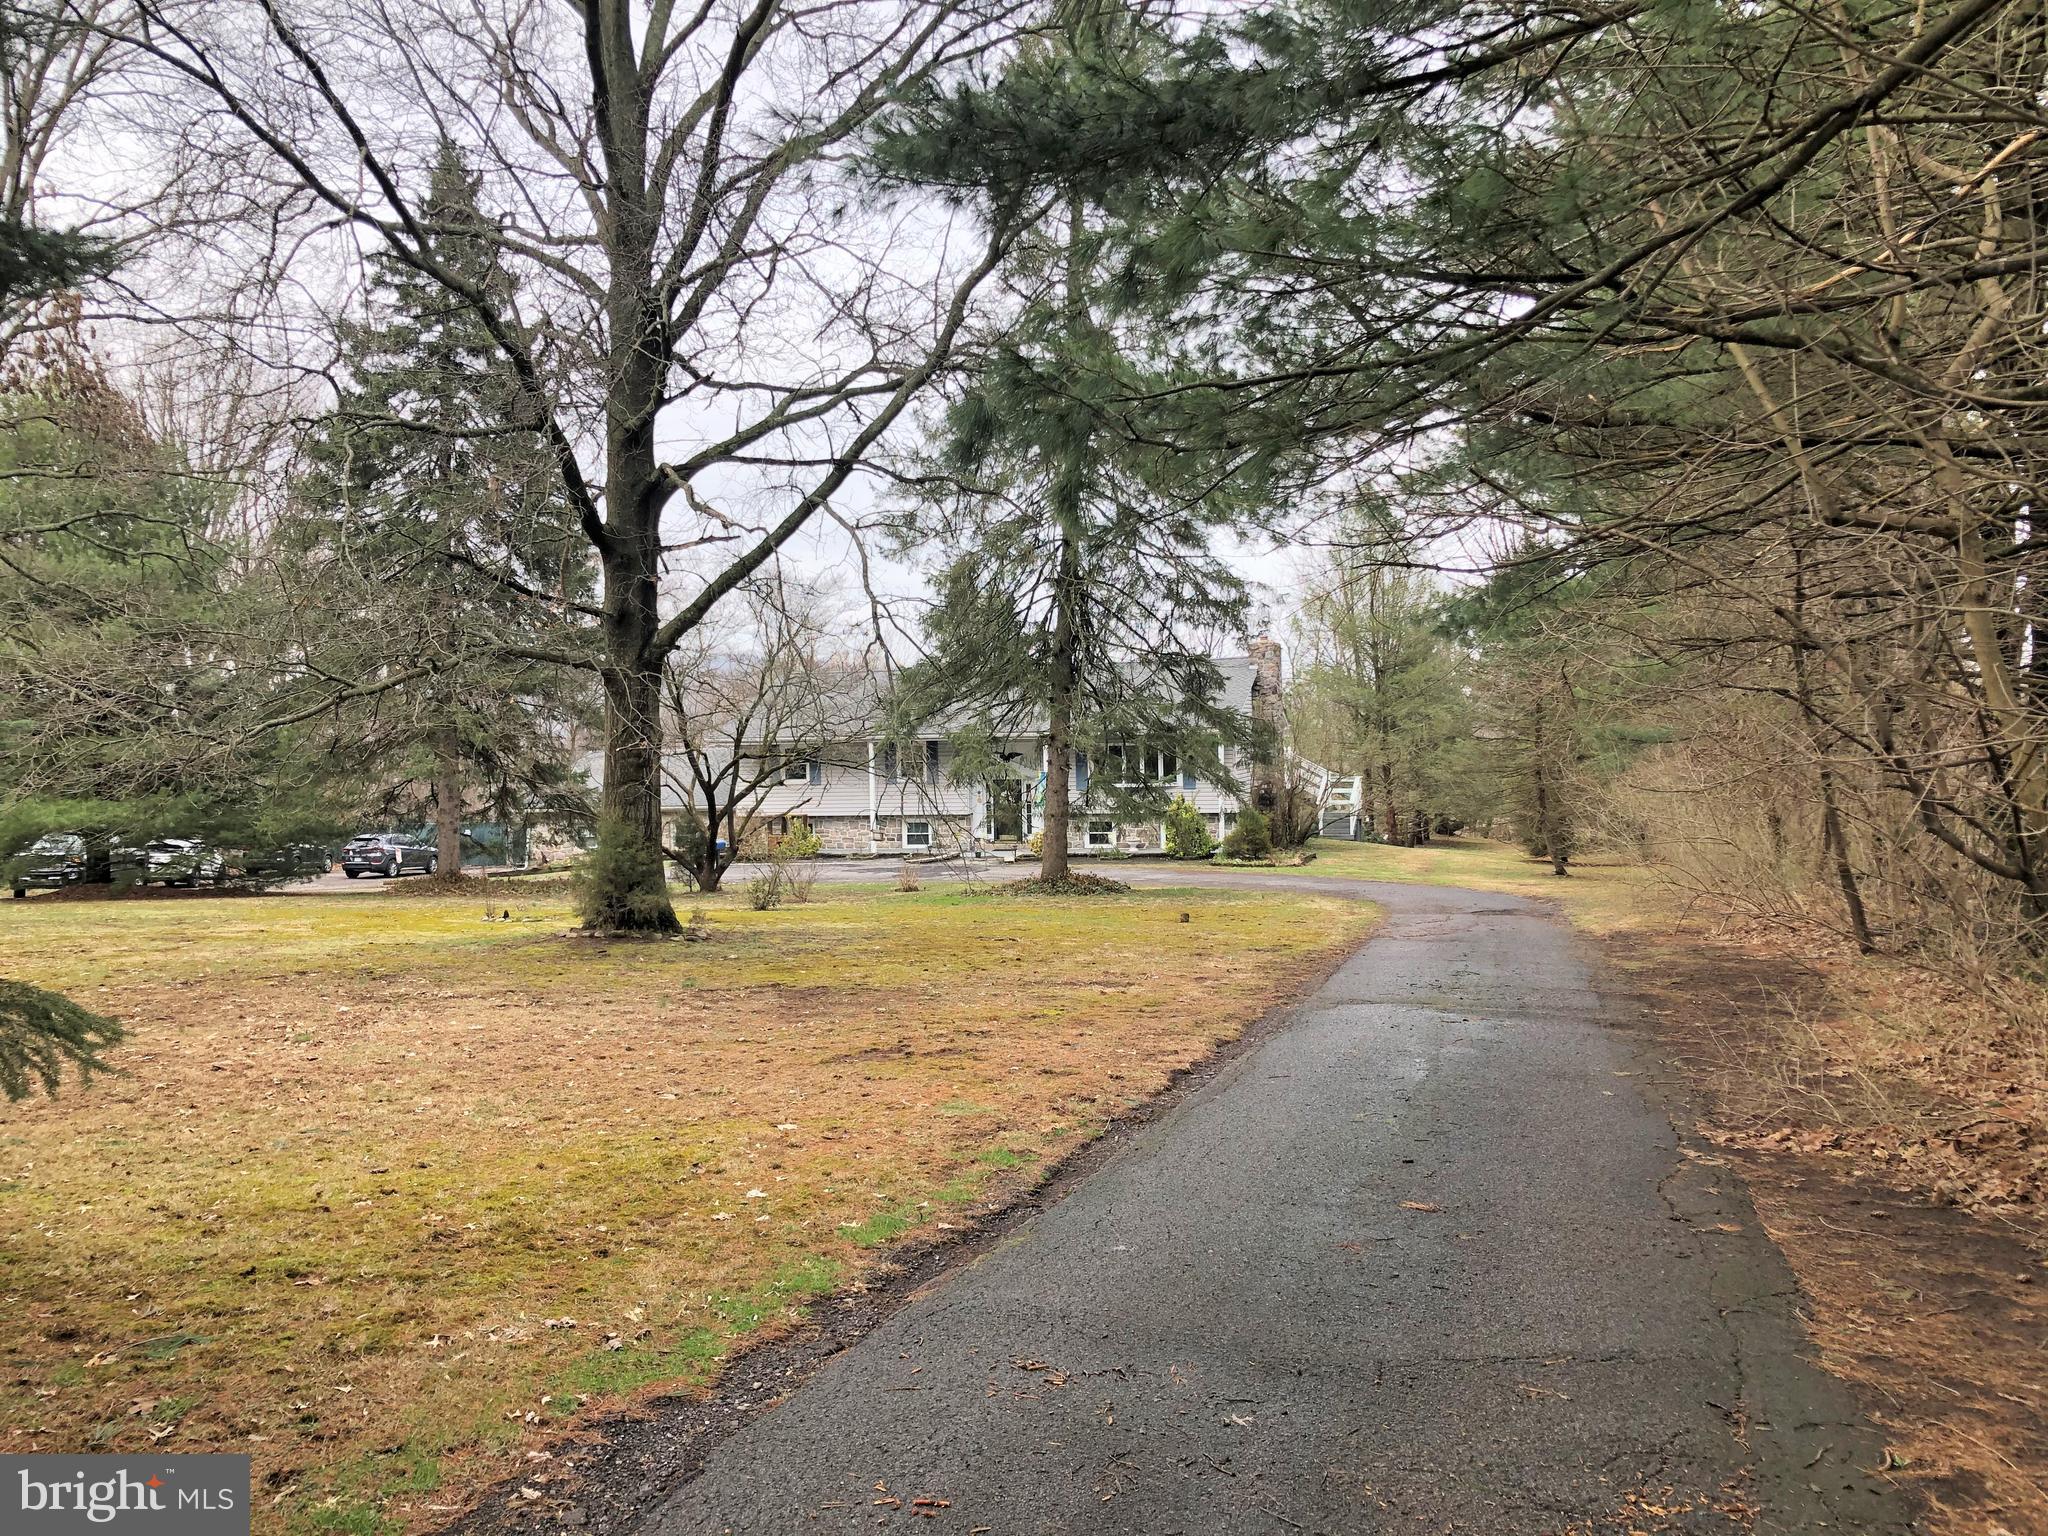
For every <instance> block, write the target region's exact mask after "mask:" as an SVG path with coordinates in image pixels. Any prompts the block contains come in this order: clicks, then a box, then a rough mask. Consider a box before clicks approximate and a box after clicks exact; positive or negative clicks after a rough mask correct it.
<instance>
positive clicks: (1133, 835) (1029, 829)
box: [663, 638, 1281, 858]
mask: <svg viewBox="0 0 2048 1536" xmlns="http://www.w3.org/2000/svg"><path fill="white" fill-rule="evenodd" d="M1214 664H1215V666H1216V669H1217V671H1218V672H1219V673H1220V674H1221V677H1222V683H1223V687H1222V692H1221V695H1220V698H1219V699H1218V701H1217V702H1218V703H1219V704H1220V705H1221V706H1222V708H1223V709H1224V710H1225V711H1227V712H1228V713H1229V714H1231V715H1233V716H1236V717H1237V718H1239V719H1241V720H1243V721H1245V722H1247V723H1248V724H1249V723H1251V722H1263V723H1265V724H1266V725H1267V726H1269V727H1270V728H1271V731H1270V734H1271V735H1272V736H1274V737H1275V738H1277V736H1278V733H1279V727H1280V724H1281V712H1280V705H1281V648H1280V644H1279V642H1278V641H1274V640H1268V639H1263V638H1262V639H1257V640H1254V641H1252V642H1251V643H1250V646H1249V648H1248V651H1247V654H1245V655H1242V656H1226V657H1218V658H1215V663H1214ZM844 686H845V687H846V688H847V689H849V690H852V689H858V688H863V687H866V688H870V689H871V688H872V686H873V685H872V683H871V682H870V681H868V680H866V679H863V678H859V677H856V676H852V675H849V676H848V677H847V679H846V681H845V684H844ZM863 714H865V715H867V717H868V718H871V719H873V720H874V721H875V729H874V730H873V732H872V733H868V732H863V731H859V730H845V731H842V732H840V733H839V734H838V736H837V738H836V739H831V740H825V741H817V742H812V743H808V744H805V745H802V746H789V747H784V746H777V745H775V744H771V743H765V742H759V741H743V742H741V743H740V744H739V751H740V752H741V754H742V756H743V757H749V758H753V759H755V760H756V761H759V760H760V759H762V758H764V757H770V756H772V757H774V758H775V759H777V760H778V761H779V764H780V767H779V771H776V772H774V773H772V774H771V775H770V776H769V780H768V782H767V783H766V784H765V785H764V786H763V787H762V788H761V790H760V791H759V792H758V794H757V796H756V797H755V799H754V803H753V804H752V805H751V806H750V807H749V808H748V812H747V814H746V815H745V816H744V817H741V818H737V819H736V820H737V826H736V828H735V830H737V831H738V833H739V836H740V837H741V838H742V839H744V838H745V837H746V836H747V835H748V831H749V829H750V828H751V829H756V830H760V831H765V832H767V833H768V834H770V835H774V834H777V833H780V832H783V831H785V830H787V829H788V827H789V825H790V823H791V822H792V821H794V820H796V819H798V818H801V819H802V821H803V822H804V823H805V824H807V825H808V826H809V827H810V828H811V830H812V831H814V832H815V833H816V834H817V835H818V837H819V839H820V841H821V842H822V844H823V846H824V851H825V852H827V853H830V854H838V855H849V856H876V857H896V858H902V857H907V856H911V857H914V856H922V855H947V856H957V855H968V856H993V857H1005V856H1011V855H1014V854H1015V853H1016V852H1018V851H1019V850H1021V849H1023V848H1025V847H1027V846H1028V845H1029V844H1030V842H1031V840H1032V838H1033V837H1034V836H1035V835H1037V834H1039V833H1040V832H1041V830H1042V823H1043V819H1044V806H1045V789H1046V783H1047V780H1048V778H1049V776H1050V775H1051V774H1053V773H1055V772H1059V773H1063V774H1065V775H1066V776H1067V781H1068V784H1069V786H1070V789H1071V794H1072V806H1073V815H1072V827H1071V836H1070V838H1069V845H1070V848H1071V851H1073V852H1074V853H1076V854H1084V855H1085V854H1089V853H1102V852H1104V851H1106V850H1108V849H1112V848H1115V849H1118V850H1121V851H1123V852H1127V853H1156V852H1159V851H1162V850H1163V848H1164V845H1165V829H1164V826H1163V825H1162V824H1161V822H1160V821H1159V820H1158V818H1157V816H1156V815H1147V816H1144V817H1142V818H1140V817H1135V816H1133V815H1132V814H1131V813H1130V811H1129V809H1128V807H1129V806H1130V804H1131V802H1132V801H1133V800H1134V799H1135V800H1140V801H1148V802H1152V803H1154V804H1157V805H1164V804H1165V803H1166V802H1167V801H1168V800H1170V799H1172V798H1173V797H1174V796H1176V795H1178V796H1184V797H1185V798H1186V799H1188V800H1189V801H1190V802H1191V803H1192V804H1193V805H1194V807H1195V808H1196V809H1197V810H1198V811H1200V812H1201V813H1202V815H1203V816H1204V817H1205V818H1206V819H1207V821H1208V823H1209V829H1210V831H1211V833H1212V834H1213V835H1214V836H1216V837H1217V838H1219V839H1220V838H1221V837H1222V836H1223V835H1224V834H1225V833H1226V832H1228V831H1229V830H1230V828H1231V827H1232V826H1233V825H1235V823H1236V820H1237V815H1238V812H1239V811H1241V810H1242V809H1243V808H1244V807H1245V806H1246V805H1258V806H1259V807H1260V808H1261V809H1271V807H1272V804H1273V800H1274V795H1275V792H1276V789H1277V785H1278V772H1277V769H1276V768H1275V767H1274V765H1273V764H1271V763H1269V762H1266V761H1262V760H1259V759H1257V758H1256V757H1255V755H1254V754H1253V752H1252V751H1251V750H1250V749H1249V748H1245V747H1237V746H1220V745H1219V746H1217V747H1215V748H1214V749H1212V750H1211V751H1210V752H1208V753H1206V754H1204V755H1205V756H1208V757H1213V758H1215V759H1217V760H1218V761H1219V763H1220V766H1221V767H1222V769H1223V771H1224V773H1225V774H1227V778H1228V782H1225V781H1223V780H1220V779H1218V778H1217V777H1216V776H1215V770H1214V769H1213V768H1212V769H1211V770H1209V772H1207V773H1205V772H1204V771H1203V769H1202V767H1201V766H1200V765H1199V764H1198V763H1197V762H1196V761H1195V760H1194V759H1193V757H1192V755H1191V756H1190V757H1189V759H1188V760H1187V761H1183V760H1182V758H1181V756H1180V755H1178V754H1177V753H1176V752H1175V751H1174V750H1173V749H1172V748H1171V747H1162V746H1157V745H1152V744H1148V743H1145V742H1129V743H1111V744H1108V745H1106V746H1103V747H1098V748H1097V749H1096V750H1094V751H1092V752H1090V751H1074V752H1069V753H1067V754H1065V756H1066V761H1064V762H1062V763H1057V764H1056V763H1054V762H1053V761H1052V758H1051V752H1050V749H1049V747H1048V745H1047V742H1046V737H1045V733H1044V728H1043V724H1042V722H1039V721H1033V720H1030V719H1028V718H1027V719H1025V720H1022V721H1020V722H1018V723H1017V724H1015V725H1013V726H1011V727H1010V728H1009V734H1008V735H1007V736H1006V737H1005V738H1004V739H1000V740H998V741H996V742H994V743H993V751H992V752H991V751H988V750H983V751H981V752H978V753H977V754H976V759H975V760H976V761H977V762H979V763H980V764H982V769H981V770H980V771H976V772H974V773H971V774H969V773H963V772H962V771H961V760H960V758H959V757H958V756H957V748H956V746H955V743H954V738H953V736H952V734H951V731H952V729H953V728H954V727H955V726H956V725H957V724H958V722H955V721H951V720H941V721H939V722H935V723H934V724H933V725H932V726H931V727H930V728H929V734H925V735H922V736H918V737H915V738H913V739H911V740H907V741H906V740H891V739H888V738H887V737H885V736H884V735H882V734H881V733H880V729H879V715H880V710H879V707H878V706H877V707H876V708H874V709H873V710H861V709H855V710H851V711H846V710H842V711H840V712H839V714H838V718H840V719H842V720H844V719H848V718H854V717H858V716H861V715H863ZM991 764H993V766H991ZM671 767H672V768H673V769H674V770H675V771H668V772H664V774H663V780H664V785H665V788H664V800H663V814H664V817H665V818H669V819H671V820H675V819H680V818H682V817H685V816H687V815H689V814H690V813H691V801H690V799H689V783H690V775H689V773H688V771H687V770H686V769H685V767H684V765H682V764H681V763H677V764H674V765H671ZM1119 789H1120V790H1121V791H1122V793H1116V792H1115V791H1117V790H1119ZM1118 806H1122V807H1123V808H1124V809H1122V810H1119V809H1118V808H1117V807H1118ZM727 830H728V829H726V828H721V835H726V833H727Z"/></svg>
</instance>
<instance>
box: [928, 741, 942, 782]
mask: <svg viewBox="0 0 2048 1536" xmlns="http://www.w3.org/2000/svg"><path fill="white" fill-rule="evenodd" d="M924 781H925V783H927V784H936V783H938V782H939V744H938V743H937V742H936V741H928V742H926V743H925V744H924Z"/></svg>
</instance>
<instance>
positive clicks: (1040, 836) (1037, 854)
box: [1024, 832, 1045, 859]
mask: <svg viewBox="0 0 2048 1536" xmlns="http://www.w3.org/2000/svg"><path fill="white" fill-rule="evenodd" d="M1024 846H1025V847H1027V848H1029V849H1030V850H1031V857H1033V858H1034V859H1042V858H1044V857H1045V834H1044V833H1043V832H1034V833H1032V834H1031V840H1030V841H1029V842H1028V843H1026V844H1025V845H1024Z"/></svg>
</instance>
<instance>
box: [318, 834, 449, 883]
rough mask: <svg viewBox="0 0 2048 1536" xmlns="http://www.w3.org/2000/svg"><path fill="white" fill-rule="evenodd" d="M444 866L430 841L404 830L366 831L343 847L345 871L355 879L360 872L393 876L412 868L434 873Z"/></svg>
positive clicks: (342, 867)
mask: <svg viewBox="0 0 2048 1536" xmlns="http://www.w3.org/2000/svg"><path fill="white" fill-rule="evenodd" d="M440 867H441V859H440V855H439V854H437V853H436V852H435V851H434V849H433V847H432V846H431V845H429V844H427V843H422V842H419V841H417V840H416V839H414V838H411V837H408V836H406V835H405V834H404V833H403V832H365V833H363V834H362V835H361V836H360V837H352V838H350V839H349V840H348V846H347V847H346V848H344V849H342V850H341V872H342V873H343V874H344V875H347V876H348V877H349V879H351V880H353V879H355V878H356V877H357V876H358V875H383V876H384V877H385V878H386V879H389V878H391V877H393V876H396V875H402V874H404V873H405V872H406V871H407V870H408V869H417V870H422V871H424V872H425V873H427V874H430V875H431V874H432V873H433V872H434V871H435V870H437V869H439V868H440Z"/></svg>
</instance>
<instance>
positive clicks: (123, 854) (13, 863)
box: [5, 832, 144, 896]
mask: <svg viewBox="0 0 2048 1536" xmlns="http://www.w3.org/2000/svg"><path fill="white" fill-rule="evenodd" d="M107 857H108V862H109V863H110V864H111V865H112V867H113V874H114V878H115V880H116V881H121V880H133V879H135V878H136V877H137V875H138V873H139V872H140V870H141V869H142V866H143V859H144V855H143V853H142V850H140V849H138V848H130V847H128V846H126V845H124V844H123V843H121V842H120V841H119V840H118V839H117V840H116V841H115V842H114V844H113V845H112V847H111V848H110V849H109V850H108V855H107ZM5 867H6V869H7V877H8V883H9V884H10V885H12V886H13V887H14V894H15V895H16V896H26V895H27V894H28V893H29V892H30V891H32V890H53V889H56V888H57V887H59V886H66V885H76V884H77V883H78V882H79V881H81V880H83V879H84V878H85V839H84V838H82V837H80V836H79V835H78V834H77V833H76V832H52V833H51V834H50V835H49V836H47V837H41V838H37V839H36V841H35V842H33V843H31V844H30V845H29V846H28V847H27V848H26V849H24V850H23V851H22V852H21V853H19V854H16V855H15V856H14V858H12V859H10V860H8V861H7V864H6V866H5Z"/></svg>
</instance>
